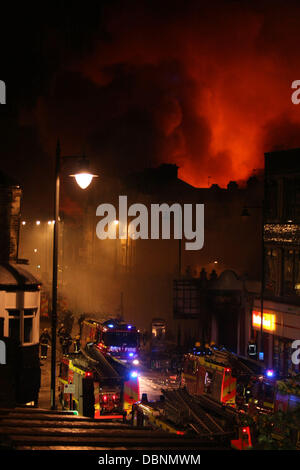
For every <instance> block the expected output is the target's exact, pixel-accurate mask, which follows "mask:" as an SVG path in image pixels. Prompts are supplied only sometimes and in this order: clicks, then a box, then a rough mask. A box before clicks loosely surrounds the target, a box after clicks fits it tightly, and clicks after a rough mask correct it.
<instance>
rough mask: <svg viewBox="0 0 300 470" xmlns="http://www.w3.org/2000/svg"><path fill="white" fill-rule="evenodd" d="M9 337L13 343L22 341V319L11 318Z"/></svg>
mask: <svg viewBox="0 0 300 470" xmlns="http://www.w3.org/2000/svg"><path fill="white" fill-rule="evenodd" d="M9 337H10V338H11V339H12V340H13V341H17V342H19V341H20V319H19V318H10V319H9Z"/></svg>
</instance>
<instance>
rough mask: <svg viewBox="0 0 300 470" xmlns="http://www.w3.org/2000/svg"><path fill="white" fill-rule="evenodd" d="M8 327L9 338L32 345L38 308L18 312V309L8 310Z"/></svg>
mask: <svg viewBox="0 0 300 470" xmlns="http://www.w3.org/2000/svg"><path fill="white" fill-rule="evenodd" d="M7 312H8V322H9V323H8V325H9V326H8V327H9V337H10V338H12V339H13V340H15V341H18V342H21V343H22V344H30V343H32V342H33V327H34V322H33V320H34V318H35V316H36V313H37V308H25V309H23V310H18V309H16V308H8V309H7Z"/></svg>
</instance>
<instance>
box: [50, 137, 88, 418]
mask: <svg viewBox="0 0 300 470" xmlns="http://www.w3.org/2000/svg"><path fill="white" fill-rule="evenodd" d="M67 159H73V160H77V161H78V171H76V173H75V174H74V175H70V176H73V177H74V178H75V179H76V182H77V184H78V185H79V186H80V187H81V188H82V189H86V188H87V187H88V186H89V184H90V183H91V181H92V179H93V178H94V177H96V176H97V175H93V174H92V173H91V172H90V171H89V162H88V160H87V159H86V157H76V156H73V155H64V156H61V154H60V144H59V141H58V142H57V147H56V160H55V190H54V194H55V196H54V220H53V224H54V230H53V274H52V316H51V333H52V335H51V336H52V351H51V409H53V410H55V409H56V397H55V390H56V329H57V280H58V279H57V278H58V276H57V272H58V220H59V190H60V171H61V164H62V162H63V161H64V160H67Z"/></svg>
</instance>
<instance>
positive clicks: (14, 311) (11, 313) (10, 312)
mask: <svg viewBox="0 0 300 470" xmlns="http://www.w3.org/2000/svg"><path fill="white" fill-rule="evenodd" d="M7 311H8V315H9V316H10V317H19V316H20V310H18V309H16V308H8V309H7Z"/></svg>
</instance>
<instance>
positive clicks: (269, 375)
mask: <svg viewBox="0 0 300 470" xmlns="http://www.w3.org/2000/svg"><path fill="white" fill-rule="evenodd" d="M266 374H267V377H274V371H273V370H272V369H268V370H267V372H266Z"/></svg>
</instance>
